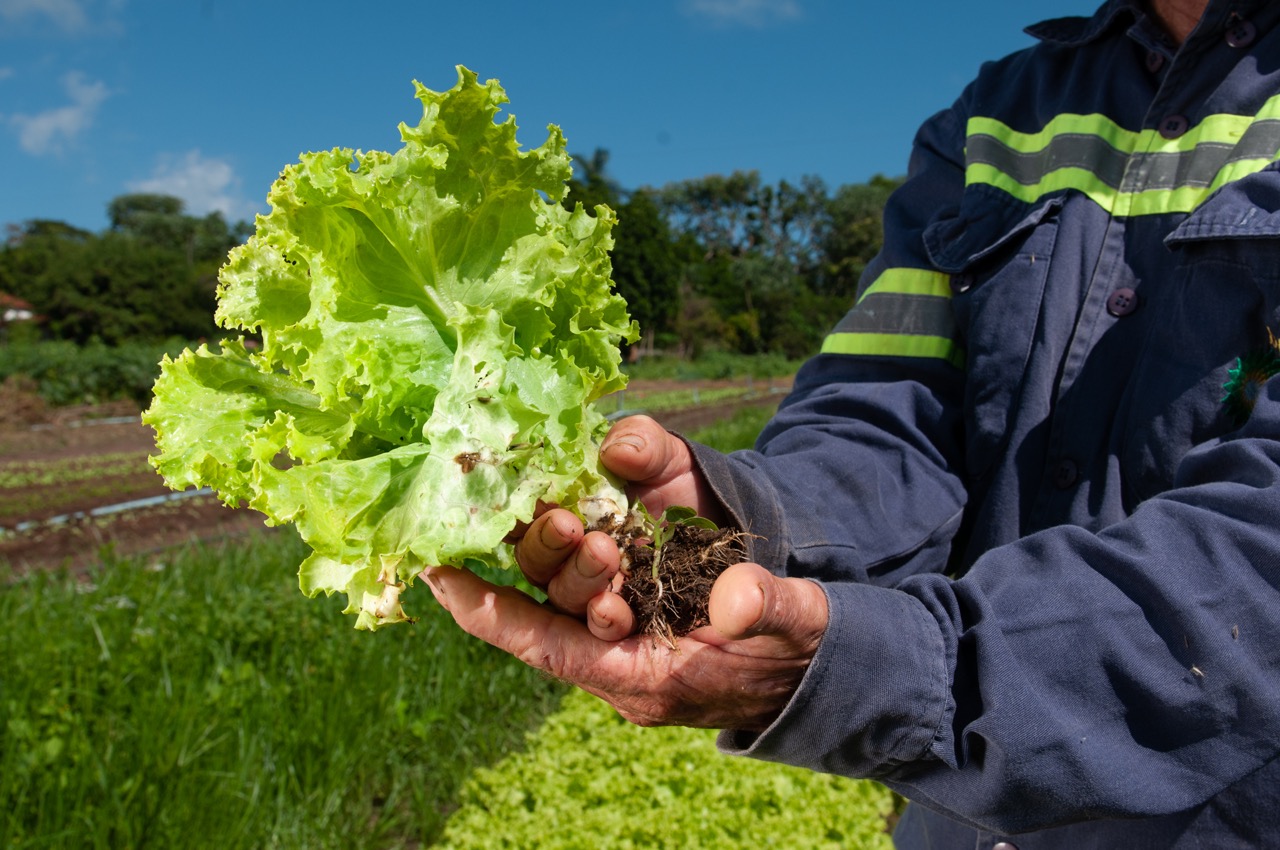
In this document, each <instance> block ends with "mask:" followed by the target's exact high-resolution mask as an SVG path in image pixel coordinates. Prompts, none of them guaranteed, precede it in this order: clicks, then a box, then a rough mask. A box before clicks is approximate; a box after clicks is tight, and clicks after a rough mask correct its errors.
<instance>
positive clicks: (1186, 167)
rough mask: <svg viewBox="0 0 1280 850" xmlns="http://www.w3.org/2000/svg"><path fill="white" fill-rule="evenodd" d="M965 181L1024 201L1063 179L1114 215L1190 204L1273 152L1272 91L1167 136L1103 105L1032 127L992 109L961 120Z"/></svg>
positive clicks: (1278, 105)
mask: <svg viewBox="0 0 1280 850" xmlns="http://www.w3.org/2000/svg"><path fill="white" fill-rule="evenodd" d="M966 132H967V149H966V159H967V162H966V168H965V181H966V183H967V184H968V185H974V184H984V185H989V186H992V187H994V188H997V189H999V190H1001V191H1003V192H1006V193H1007V194H1009V195H1011V196H1013V197H1015V198H1017V199H1018V200H1021V201H1025V202H1027V203H1034V202H1035V201H1036V200H1038V199H1039V198H1041V197H1043V196H1045V195H1047V194H1051V193H1054V192H1059V191H1062V190H1066V189H1073V190H1075V191H1078V192H1082V193H1084V194H1085V195H1087V196H1088V197H1089V198H1091V199H1092V200H1093V201H1094V202H1095V203H1097V204H1098V205H1099V206H1101V207H1103V208H1104V209H1106V210H1107V211H1108V212H1110V213H1111V214H1112V215H1116V216H1137V215H1154V214H1158V213H1166V212H1190V211H1191V210H1194V209H1195V208H1196V207H1197V206H1199V205H1200V204H1201V203H1203V202H1204V200H1205V199H1206V198H1207V197H1208V196H1209V195H1210V194H1212V193H1213V192H1214V191H1216V190H1217V189H1219V188H1221V187H1222V186H1224V185H1226V184H1227V183H1230V182H1231V181H1233V180H1238V179H1240V178H1241V177H1244V176H1246V175H1248V174H1252V173H1254V172H1256V171H1258V170H1260V169H1261V168H1263V167H1265V166H1267V165H1268V164H1270V163H1271V162H1274V161H1276V160H1277V159H1280V95H1277V96H1276V97H1273V98H1271V99H1270V100H1268V101H1267V102H1266V103H1265V104H1264V105H1263V107H1262V108H1261V109H1260V110H1259V111H1258V113H1257V114H1256V115H1228V114H1218V115H1210V116H1208V117H1207V118H1205V119H1204V120H1203V121H1201V122H1200V123H1199V124H1198V125H1196V126H1195V127H1192V128H1190V129H1189V130H1188V131H1187V132H1186V133H1184V134H1182V135H1181V136H1179V137H1178V138H1175V139H1166V138H1164V137H1163V136H1162V135H1160V133H1159V131H1157V130H1141V131H1132V130H1125V129H1123V128H1122V127H1120V126H1119V125H1117V124H1116V123H1115V122H1114V121H1112V120H1111V119H1110V118H1107V117H1106V116H1104V115H1075V114H1063V115H1058V116H1055V117H1054V118H1053V119H1052V120H1050V121H1049V122H1048V124H1046V125H1045V126H1044V127H1043V128H1042V129H1041V130H1039V131H1038V132H1035V133H1020V132H1017V131H1015V130H1013V129H1011V128H1010V127H1009V126H1008V125H1006V124H1004V123H1003V122H1001V121H998V120H996V119H994V118H986V117H974V118H971V119H970V120H969V123H968V126H967V128H966Z"/></svg>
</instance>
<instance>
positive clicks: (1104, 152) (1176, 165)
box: [966, 120, 1280, 192]
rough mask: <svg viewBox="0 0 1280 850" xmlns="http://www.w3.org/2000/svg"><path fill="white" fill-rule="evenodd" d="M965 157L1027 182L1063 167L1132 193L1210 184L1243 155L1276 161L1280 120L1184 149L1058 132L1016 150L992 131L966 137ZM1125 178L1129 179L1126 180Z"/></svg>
mask: <svg viewBox="0 0 1280 850" xmlns="http://www.w3.org/2000/svg"><path fill="white" fill-rule="evenodd" d="M966 145H967V151H966V162H967V163H968V164H970V165H973V164H978V163H981V164H985V165H990V166H993V167H995V168H997V169H999V170H1000V171H1001V172H1002V173H1004V174H1006V175H1008V176H1009V177H1012V178H1013V179H1014V180H1015V181H1017V182H1018V183H1020V184H1022V185H1023V186H1032V185H1035V184H1037V183H1039V182H1040V181H1042V180H1043V179H1044V178H1045V176H1046V175H1048V174H1050V173H1052V172H1054V171H1058V170H1060V169H1064V168H1079V169H1081V170H1082V171H1087V172H1088V173H1089V174H1091V175H1092V176H1094V177H1096V178H1097V179H1098V180H1100V181H1101V182H1102V183H1104V184H1105V185H1107V186H1109V187H1111V188H1112V189H1120V190H1124V191H1129V192H1135V191H1149V190H1153V189H1155V190H1162V189H1177V188H1179V187H1183V186H1197V187H1204V186H1211V185H1213V183H1214V181H1215V179H1216V178H1217V176H1218V174H1219V173H1220V172H1221V171H1222V170H1223V168H1225V167H1226V166H1227V165H1229V164H1231V163H1233V162H1240V161H1243V160H1273V159H1275V158H1276V154H1277V152H1280V121H1275V120H1270V121H1259V122H1256V123H1254V124H1252V125H1251V126H1250V127H1249V129H1248V130H1246V131H1245V133H1244V135H1243V136H1241V137H1240V141H1239V143H1238V144H1235V145H1231V144H1224V143H1222V142H1201V143H1200V144H1199V145H1197V146H1196V147H1195V148H1193V149H1191V150H1185V151H1173V152H1166V151H1152V152H1145V153H1132V154H1131V153H1127V152H1125V151H1121V150H1117V149H1116V148H1115V147H1113V146H1112V145H1111V143H1110V142H1109V141H1108V140H1107V139H1104V138H1102V137H1099V136H1089V135H1075V134H1073V135H1064V136H1055V137H1054V138H1053V139H1052V140H1051V141H1050V142H1049V144H1048V145H1047V146H1045V147H1044V148H1042V149H1040V150H1038V151H1032V152H1030V153H1023V152H1021V151H1017V150H1014V149H1013V148H1011V147H1009V146H1008V145H1006V144H1005V143H1004V142H1002V141H1000V140H999V139H997V138H995V137H994V136H987V135H975V136H970V137H969V138H968V140H967V141H966ZM1126 177H1127V179H1128V184H1127V185H1126Z"/></svg>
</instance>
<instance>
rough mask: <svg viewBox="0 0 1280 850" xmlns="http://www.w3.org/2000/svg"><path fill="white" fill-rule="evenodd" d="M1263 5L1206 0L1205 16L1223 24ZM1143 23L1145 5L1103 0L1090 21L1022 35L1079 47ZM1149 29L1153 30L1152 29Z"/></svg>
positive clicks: (1068, 21) (1056, 23)
mask: <svg viewBox="0 0 1280 850" xmlns="http://www.w3.org/2000/svg"><path fill="white" fill-rule="evenodd" d="M1265 5H1266V0H1209V8H1208V10H1207V11H1206V13H1205V15H1206V18H1207V19H1209V20H1212V19H1214V18H1215V17H1219V16H1220V17H1221V18H1222V19H1223V20H1225V19H1226V18H1227V17H1228V16H1229V15H1230V14H1232V13H1234V14H1237V15H1240V16H1241V17H1250V16H1251V15H1252V14H1253V13H1254V12H1256V11H1258V10H1259V9H1260V8H1261V7H1263V6H1265ZM1147 19H1148V16H1147V10H1146V4H1145V3H1143V2H1141V0H1107V2H1106V3H1103V4H1102V7H1101V8H1099V9H1098V11H1096V12H1094V13H1093V16H1092V17H1088V18H1085V17H1067V18H1052V19H1050V20H1047V21H1042V22H1041V23H1038V24H1036V25H1034V26H1030V27H1027V29H1026V32H1027V34H1028V35H1031V36H1033V37H1035V38H1038V39H1040V40H1041V41H1047V42H1052V43H1054V44H1060V45H1063V46H1064V47H1079V46H1081V45H1084V44H1088V43H1089V42H1091V41H1093V40H1094V39H1096V38H1098V37H1100V36H1101V35H1103V34H1104V33H1106V32H1108V31H1109V30H1110V29H1111V28H1112V27H1113V26H1125V27H1128V26H1131V25H1133V24H1146V23H1147ZM1149 26H1152V28H1153V29H1154V26H1153V25H1149Z"/></svg>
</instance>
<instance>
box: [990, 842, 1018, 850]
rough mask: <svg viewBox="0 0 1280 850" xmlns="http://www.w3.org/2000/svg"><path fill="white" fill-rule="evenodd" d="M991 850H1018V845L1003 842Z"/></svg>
mask: <svg viewBox="0 0 1280 850" xmlns="http://www.w3.org/2000/svg"><path fill="white" fill-rule="evenodd" d="M991 850H1018V845H1016V844H1014V843H1012V842H1010V841H1001V842H999V843H998V844H996V845H994V846H993V847H992V848H991Z"/></svg>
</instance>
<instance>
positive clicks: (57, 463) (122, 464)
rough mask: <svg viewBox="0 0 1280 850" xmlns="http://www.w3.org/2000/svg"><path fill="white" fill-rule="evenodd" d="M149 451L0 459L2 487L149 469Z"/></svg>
mask: <svg viewBox="0 0 1280 850" xmlns="http://www.w3.org/2000/svg"><path fill="white" fill-rule="evenodd" d="M150 469H151V467H150V466H149V465H148V464H147V452H145V451H143V452H138V451H133V452H109V453H106V454H99V455H77V456H75V457H68V458H58V459H56V460H15V461H6V462H4V463H0V490H12V489H18V488H23V487H40V486H51V485H67V484H75V483H79V482H82V481H91V480H95V479H104V478H116V477H120V476H125V475H138V474H141V473H144V472H148V471H149V470H150Z"/></svg>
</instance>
